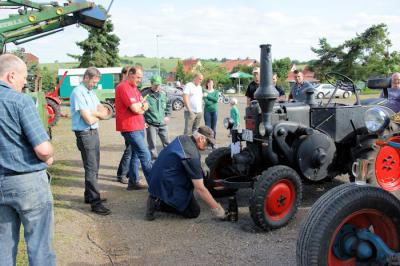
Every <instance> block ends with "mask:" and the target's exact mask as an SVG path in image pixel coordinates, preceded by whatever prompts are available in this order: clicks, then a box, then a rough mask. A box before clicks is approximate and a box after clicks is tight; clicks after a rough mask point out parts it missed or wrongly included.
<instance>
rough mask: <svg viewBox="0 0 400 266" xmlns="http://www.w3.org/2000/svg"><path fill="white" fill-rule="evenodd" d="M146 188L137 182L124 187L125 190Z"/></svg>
mask: <svg viewBox="0 0 400 266" xmlns="http://www.w3.org/2000/svg"><path fill="white" fill-rule="evenodd" d="M146 188H147V185H144V184H141V183H140V182H137V183H135V184H128V187H127V188H126V190H140V189H146Z"/></svg>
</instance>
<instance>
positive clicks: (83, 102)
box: [70, 83, 100, 131]
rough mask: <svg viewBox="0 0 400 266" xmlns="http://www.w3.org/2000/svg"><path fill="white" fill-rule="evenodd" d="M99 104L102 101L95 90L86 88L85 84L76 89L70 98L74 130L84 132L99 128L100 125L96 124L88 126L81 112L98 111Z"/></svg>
mask: <svg viewBox="0 0 400 266" xmlns="http://www.w3.org/2000/svg"><path fill="white" fill-rule="evenodd" d="M99 104H100V101H99V99H98V98H97V96H96V93H95V92H94V91H93V90H89V89H88V88H86V86H85V85H84V84H83V83H81V84H80V85H79V86H77V87H75V89H74V90H73V91H72V93H71V97H70V108H71V116H72V130H73V131H84V130H89V129H95V128H98V127H99V123H95V124H93V125H89V124H87V123H86V122H85V120H83V118H82V116H81V114H80V111H83V110H85V111H97V106H98V105H99Z"/></svg>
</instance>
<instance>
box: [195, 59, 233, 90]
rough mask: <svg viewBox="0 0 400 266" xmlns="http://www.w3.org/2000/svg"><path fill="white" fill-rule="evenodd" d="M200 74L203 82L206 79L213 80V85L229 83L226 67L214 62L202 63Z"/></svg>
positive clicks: (218, 85)
mask: <svg viewBox="0 0 400 266" xmlns="http://www.w3.org/2000/svg"><path fill="white" fill-rule="evenodd" d="M202 74H203V77H204V83H205V82H206V80H208V79H212V80H214V84H215V87H220V86H226V85H228V84H230V80H229V76H228V72H227V71H226V68H223V67H220V66H219V65H217V64H214V63H204V64H203V70H202Z"/></svg>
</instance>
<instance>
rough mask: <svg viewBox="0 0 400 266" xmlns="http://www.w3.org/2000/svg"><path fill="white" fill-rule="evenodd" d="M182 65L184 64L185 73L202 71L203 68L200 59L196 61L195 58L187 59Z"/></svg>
mask: <svg viewBox="0 0 400 266" xmlns="http://www.w3.org/2000/svg"><path fill="white" fill-rule="evenodd" d="M182 64H183V71H184V72H185V73H190V72H194V71H197V70H200V69H201V68H202V67H203V65H202V64H201V61H200V60H199V59H194V58H190V59H185V60H183V61H182ZM175 71H176V70H175Z"/></svg>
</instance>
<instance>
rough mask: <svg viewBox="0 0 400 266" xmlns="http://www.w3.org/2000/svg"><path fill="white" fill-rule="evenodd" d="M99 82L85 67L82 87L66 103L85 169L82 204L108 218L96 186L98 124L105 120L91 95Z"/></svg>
mask: <svg viewBox="0 0 400 266" xmlns="http://www.w3.org/2000/svg"><path fill="white" fill-rule="evenodd" d="M99 80H100V71H99V70H98V69H97V68H95V67H89V68H88V69H87V70H86V71H85V73H84V74H83V81H82V83H81V84H80V85H79V86H77V87H76V88H75V89H74V90H73V91H72V94H71V97H70V102H71V114H72V130H73V131H74V132H75V136H76V145H77V147H78V149H79V151H80V152H81V156H82V161H83V166H84V168H85V193H84V196H85V203H89V204H90V205H91V208H92V211H93V212H94V213H97V214H100V215H108V214H110V213H111V211H110V210H109V209H107V208H106V207H104V205H103V204H102V202H105V201H106V200H105V199H101V198H100V191H99V188H98V184H97V179H98V175H99V166H100V140H99V133H98V127H99V124H98V121H99V120H101V119H106V117H107V111H106V109H105V108H104V107H103V106H102V105H101V103H100V101H99V99H98V98H97V96H96V93H95V92H94V91H93V88H94V87H95V86H96V85H97V83H98V82H99Z"/></svg>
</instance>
